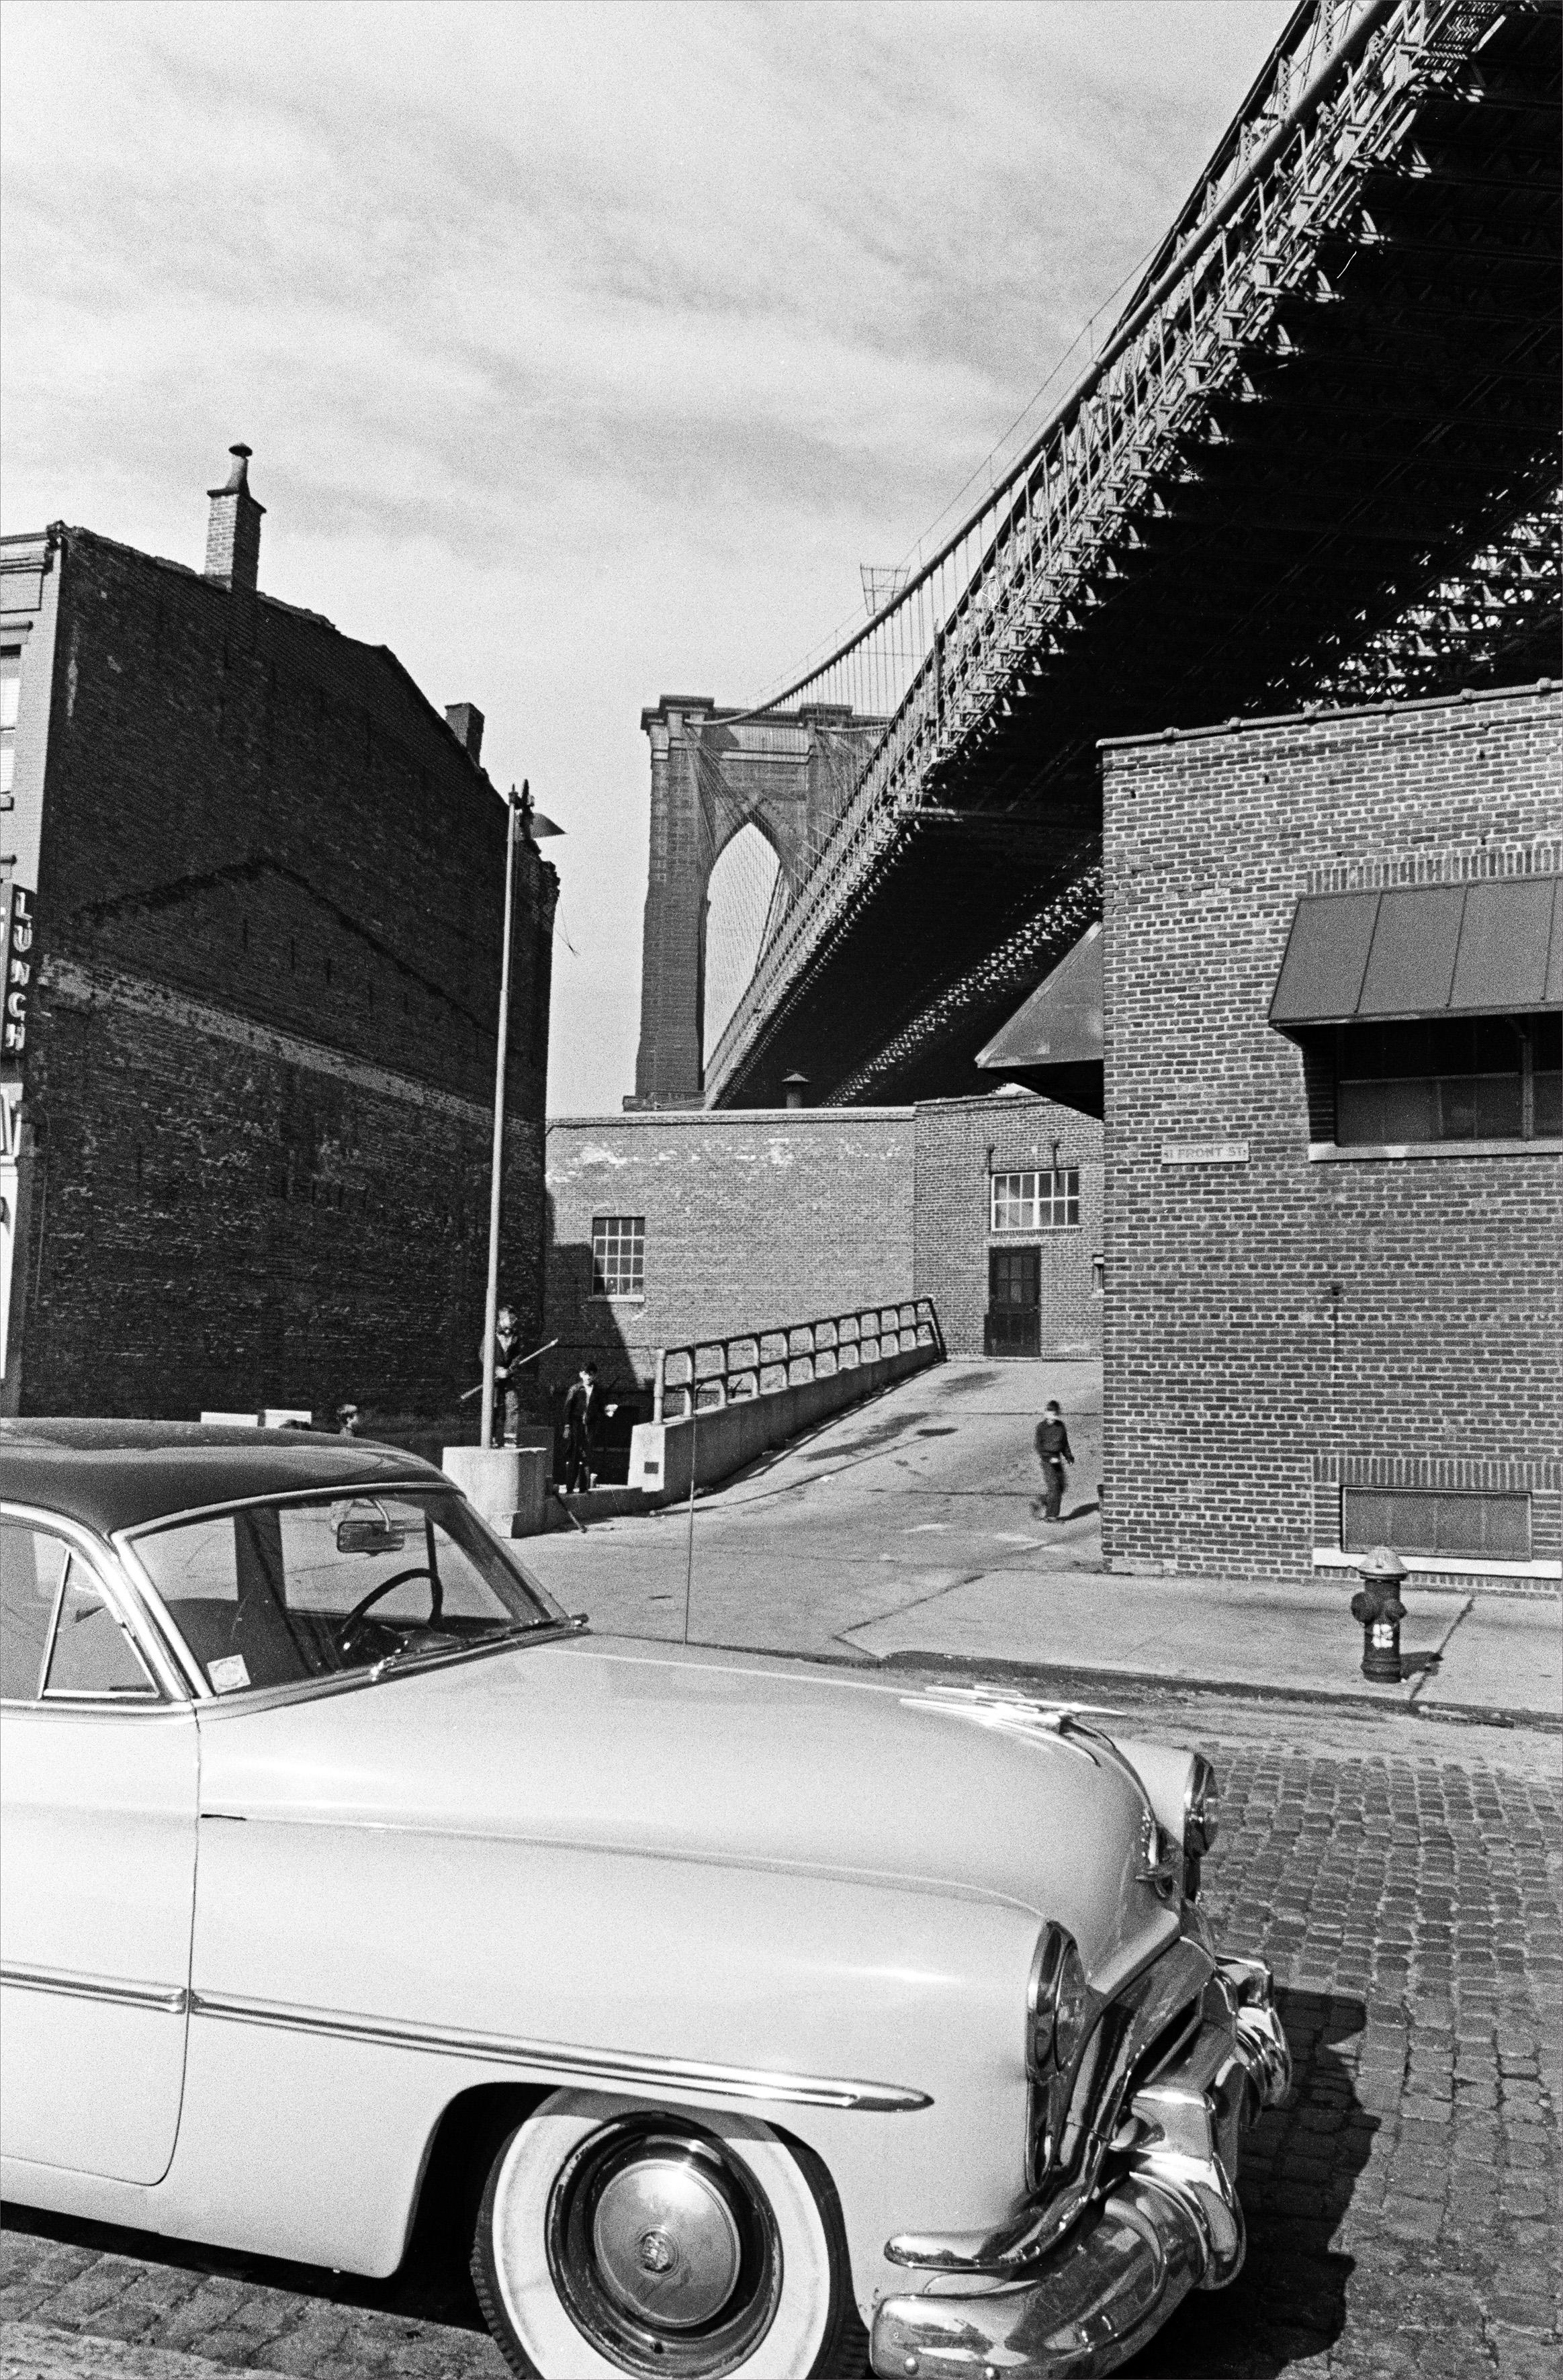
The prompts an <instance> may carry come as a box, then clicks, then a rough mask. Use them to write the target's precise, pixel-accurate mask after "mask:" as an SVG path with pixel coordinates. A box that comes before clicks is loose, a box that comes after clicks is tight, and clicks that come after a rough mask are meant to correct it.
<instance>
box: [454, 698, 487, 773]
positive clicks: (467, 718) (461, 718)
mask: <svg viewBox="0 0 1563 2380" xmlns="http://www.w3.org/2000/svg"><path fill="white" fill-rule="evenodd" d="M445 724H446V726H447V727H450V728H453V729H454V731H455V736H456V740H457V742H458V743H459V744H460V746H461V747H462V750H463V751H464V752H466V754H467V755H468V757H469V758H470V759H474V760H476V759H477V758H478V756H479V753H480V752H481V751H482V749H483V714H482V712H481V711H480V710H479V708H478V705H477V704H476V703H475V702H453V703H449V704H447V705H446V709H445Z"/></svg>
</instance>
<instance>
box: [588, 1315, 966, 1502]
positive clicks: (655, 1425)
mask: <svg viewBox="0 0 1563 2380" xmlns="http://www.w3.org/2000/svg"><path fill="white" fill-rule="evenodd" d="M943 1361H944V1350H943V1348H942V1347H941V1346H939V1344H938V1343H937V1342H936V1341H935V1340H933V1339H932V1338H931V1337H930V1339H929V1340H928V1341H927V1342H926V1343H919V1344H918V1345H916V1346H914V1347H904V1348H902V1349H900V1350H899V1351H898V1352H897V1353H896V1354H893V1355H881V1356H878V1357H877V1358H876V1359H875V1360H874V1361H872V1362H870V1363H866V1364H854V1365H853V1366H850V1367H843V1368H842V1369H841V1370H839V1371H834V1372H826V1373H821V1374H818V1376H817V1377H816V1378H814V1379H811V1380H797V1381H794V1382H792V1383H790V1384H789V1385H788V1386H787V1387H785V1388H780V1389H771V1390H767V1391H766V1392H765V1393H764V1394H762V1395H759V1396H752V1397H741V1398H737V1399H735V1400H734V1401H733V1403H729V1404H722V1405H707V1406H704V1407H702V1408H701V1409H700V1410H699V1411H697V1412H696V1413H693V1414H686V1415H684V1416H683V1417H682V1418H681V1419H679V1420H677V1421H660V1422H642V1423H641V1424H640V1426H639V1427H638V1428H637V1429H636V1432H635V1434H634V1436H633V1438H632V1439H631V1440H630V1461H629V1486H630V1488H631V1489H632V1490H638V1495H639V1500H640V1501H641V1503H642V1504H643V1505H644V1506H645V1507H647V1508H652V1507H655V1506H657V1505H660V1504H672V1503H677V1502H678V1501H679V1500H681V1499H682V1498H683V1497H685V1496H687V1495H688V1493H689V1489H690V1483H691V1480H693V1483H694V1485H695V1486H696V1487H697V1488H710V1487H714V1486H715V1485H716V1484H717V1482H718V1481H719V1480H722V1479H730V1478H731V1477H732V1476H733V1473H734V1472H735V1471H742V1470H743V1469H744V1468H745V1464H747V1463H753V1462H755V1461H756V1460H757V1458H758V1457H759V1456H760V1455H762V1454H768V1453H769V1452H770V1451H772V1449H773V1448H776V1447H779V1446H786V1445H787V1444H788V1443H789V1442H790V1441H791V1440H792V1439H794V1438H798V1437H800V1436H801V1435H802V1434H803V1432H804V1431H805V1430H807V1429H813V1428H815V1427H818V1424H819V1423H820V1422H822V1421H828V1420H829V1419H830V1416H831V1415H832V1414H839V1413H845V1412H846V1410H847V1409H848V1407H849V1406H851V1405H858V1404H861V1403H863V1401H864V1399H865V1398H866V1397H871V1396H875V1395H877V1394H878V1391H879V1390H881V1389H887V1388H890V1387H891V1386H892V1385H893V1384H894V1382H896V1381H897V1380H905V1379H909V1378H911V1377H912V1375H913V1374H914V1373H915V1372H926V1371H927V1369H928V1368H929V1366H931V1365H934V1364H941V1363H943Z"/></svg>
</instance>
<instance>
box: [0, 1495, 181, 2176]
mask: <svg viewBox="0 0 1563 2380" xmlns="http://www.w3.org/2000/svg"><path fill="white" fill-rule="evenodd" d="M173 1683H174V1681H173V1680H172V1677H171V1674H170V1673H169V1672H167V1670H165V1668H164V1664H163V1662H162V1660H161V1659H160V1658H159V1656H158V1653H157V1651H156V1648H155V1646H154V1645H151V1642H150V1641H149V1640H148V1639H146V1638H145V1637H140V1638H139V1636H138V1629H137V1620H136V1614H135V1610H134V1606H133V1603H132V1601H131V1599H130V1597H128V1596H127V1593H126V1591H125V1587H124V1584H123V1582H122V1581H119V1580H117V1579H116V1576H115V1570H114V1565H113V1563H112V1560H111V1559H110V1558H109V1557H107V1556H106V1555H104V1554H103V1553H102V1552H101V1550H99V1549H97V1548H94V1547H93V1545H92V1543H91V1539H89V1538H88V1537H87V1536H85V1535H84V1534H83V1533H82V1532H81V1531H79V1530H78V1529H76V1528H74V1527H73V1526H72V1524H69V1523H68V1522H65V1521H59V1520H55V1519H54V1518H52V1517H51V1516H48V1515H45V1514H42V1513H38V1512H27V1511H23V1510H21V1509H19V1508H18V1507H16V1506H8V1507H7V1506H0V1808H3V1826H4V1836H5V1851H4V1857H3V1858H0V2148H3V2150H4V2153H5V2155H6V2156H7V2157H19V2158H25V2159H28V2160H30V2161H31V2162H33V2163H36V2164H39V2165H47V2166H59V2167H66V2168H69V2169H71V2170H73V2171H76V2172H79V2173H91V2174H99V2175H103V2176H106V2177H110V2178H112V2179H114V2180H121V2181H135V2182H155V2181H159V2180H162V2178H163V2176H164V2174H165V2173H166V2171H167V2170H168V2166H169V2162H170V2160H171V2158H172V2157H173V2154H174V2140H175V2135H176V2131H177V2130H178V2124H179V2103H180V2096H181V2094H182V2091H183V2087H184V2070H185V2030H186V2022H187V2012H188V1998H189V1993H188V1984H189V1963H190V1937H191V1929H192V1924H193V1912H194V1899H195V1863H196V1806H197V1782H198V1749H197V1735H196V1725H195V1716H194V1713H193V1711H192V1710H191V1708H190V1706H189V1705H188V1703H186V1702H182V1701H180V1700H179V1699H177V1697H176V1694H174V1693H173V1692H171V1691H170V1689H171V1687H172V1685H173Z"/></svg>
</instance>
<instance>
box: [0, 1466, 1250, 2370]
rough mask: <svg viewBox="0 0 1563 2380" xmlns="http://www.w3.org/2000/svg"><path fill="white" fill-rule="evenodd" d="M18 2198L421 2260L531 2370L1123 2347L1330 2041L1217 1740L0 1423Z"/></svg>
mask: <svg viewBox="0 0 1563 2380" xmlns="http://www.w3.org/2000/svg"><path fill="white" fill-rule="evenodd" d="M0 1548H3V1550H0V1571H3V1582H4V1633H3V1639H0V1643H3V1652H4V1675H3V1680H0V1686H3V1693H4V1699H5V1704H6V1709H5V1714H4V1723H3V1727H0V1735H3V1739H4V1796H5V1801H4V1835H5V1854H4V1860H3V1862H0V1877H3V1881H4V1908H3V1960H4V1971H3V1972H4V2021H3V2024H0V2042H3V2045H4V2072H3V2089H0V2107H3V2111H4V2140H3V2148H4V2169H3V2176H0V2181H3V2187H4V2190H5V2192H6V2195H7V2196H8V2197H10V2198H11V2199H12V2200H13V2201H18V2200H19V2201H23V2202H25V2203H27V2204H30V2205H33V2206H36V2207H42V2208H50V2209H53V2210H55V2211H56V2212H58V2213H64V2214H67V2215H71V2216H85V2217H90V2218H92V2219H94V2220H101V2221H108V2222H113V2223H125V2224H134V2225H140V2226H145V2227H147V2228H151V2229H152V2230H156V2231H159V2232H163V2233H172V2234H176V2235H181V2236H185V2237H188V2238H192V2239H199V2240H207V2241H211V2242H213V2243H216V2244H219V2245H222V2246H224V2247H227V2248H230V2249H238V2250H242V2251H247V2252H255V2253H263V2254H266V2255H270V2256H282V2257H296V2258H302V2259H306V2260H308V2261H309V2263H311V2264H316V2265H330V2266H333V2267H338V2268H342V2269H345V2270H348V2271H352V2272H357V2273H362V2274H389V2273H391V2272H393V2271H394V2269H395V2268H396V2266H397V2265H398V2264H399V2262H400V2261H401V2260H402V2259H403V2257H404V2256H405V2254H406V2250H407V2245H408V2240H409V2236H410V2233H411V2230H412V2226H413V2223H414V2219H415V2216H418V2215H419V2213H420V2200H422V2201H424V2202H425V2204H424V2209H423V2211H424V2212H425V2213H426V2212H427V2199H428V2195H429V2193H430V2192H440V2193H443V2194H444V2197H445V2198H446V2199H448V2200H450V2202H451V2203H452V2204H453V2205H456V2204H460V2203H462V2194H463V2192H467V2193H468V2196H467V2198H466V2202H465V2203H466V2206H467V2219H468V2221H469V2222H470V2225H471V2231H470V2233H469V2234H468V2235H467V2236H468V2237H470V2238H471V2240H472V2263H473V2271H474V2275H475V2278H476V2282H477V2287H478V2290H479V2296H480V2298H481V2301H482V2303H483V2306H484V2308H485V2310H486V2312H487V2314H488V2317H489V2319H490V2322H491V2325H492V2327H493V2330H494V2333H495V2335H496V2337H497V2338H498V2340H499V2342H500V2345H501V2347H502V2348H503V2351H504V2353H505V2354H506V2356H507V2357H508V2359H509V2361H510V2362H511V2364H512V2365H513V2366H514V2368H515V2371H516V2372H518V2373H521V2374H541V2375H543V2380H582V2375H586V2374H624V2373H631V2374H641V2375H650V2374H657V2375H681V2376H682V2380H715V2375H719V2374H733V2375H743V2380H761V2376H762V2375H764V2380H786V2375H794V2374H796V2375H802V2374H815V2373H824V2372H827V2371H830V2370H831V2369H834V2368H836V2366H837V2364H838V2363H839V2362H841V2361H842V2358H843V2357H847V2358H850V2357H852V2356H854V2355H855V2356H856V2357H857V2358H858V2359H859V2362H858V2363H857V2365H856V2367H855V2368H859V2369H860V2368H861V2356H862V2352H863V2344H864V2342H863V2338H862V2334H861V2332H859V2331H858V2329H857V2327H856V2325H857V2323H858V2321H859V2318H861V2321H862V2323H863V2324H865V2325H866V2326H867V2329H868V2333H869V2340H870V2344H869V2349H868V2352H869V2358H870V2362H871V2365H872V2369H873V2370H874V2371H875V2372H876V2373H878V2374H885V2375H890V2374H896V2375H926V2380H946V2375H948V2380H957V2375H958V2380H985V2375H990V2374H1000V2373H1002V2374H1038V2375H1041V2374H1066V2373H1067V2374H1072V2375H1079V2374H1090V2373H1104V2372H1109V2371H1111V2370H1113V2369H1114V2368H1115V2367H1116V2366H1117V2365H1118V2364H1120V2363H1121V2362H1123V2361H1124V2360H1125V2359H1126V2358H1127V2357H1128V2356H1129V2355H1130V2354H1131V2353H1133V2350H1135V2348H1136V2347H1138V2346H1139V2345H1140V2344H1141V2343H1142V2342H1143V2341H1144V2340H1145V2338H1148V2337H1149V2335H1150V2334H1151V2333H1152V2331H1154V2330H1155V2328H1156V2327H1157V2325H1158V2324H1160V2323H1161V2322H1163V2321H1164V2320H1165V2319H1166V2317H1167V2315H1168V2314H1169V2313H1170V2312H1171V2310H1172V2309H1173V2307H1174V2306H1176V2305H1177V2304H1178V2302H1179V2301H1180V2300H1181V2298H1182V2297H1183V2296H1184V2295H1185V2293H1186V2292H1187V2291H1188V2290H1190V2289H1194V2288H1205V2289H1215V2288H1218V2287H1219V2286H1220V2285H1221V2284H1222V2283H1223V2282H1225V2281H1228V2280H1230V2278H1231V2277H1232V2275H1233V2274H1234V2273H1235V2272H1236V2271H1237V2269H1238V2266H1239V2265H1240V2264H1241V2262H1242V2253H1243V2225H1242V2213H1241V2210H1240V2207H1239V2204H1238V2199H1237V2196H1236V2192H1235V2188H1234V2176H1235V2171H1236V2167H1237V2159H1238V2149H1239V2141H1240V2136H1241V2135H1242V2131H1243V2129H1244V2127H1245V2125H1246V2124H1247V2123H1248V2122H1249V2120H1250V2119H1251V2118H1252V2117H1253V2115H1254V2112H1255V2111H1256V2110H1257V2109H1258V2108H1260V2107H1263V2106H1265V2105H1266V2104H1267V2103H1269V2102H1271V2101H1273V2100H1275V2099H1276V2098H1277V2097H1278V2095H1280V2094H1282V2093H1283V2092H1284V2091H1285V2090H1286V2088H1287V2085H1288V2076H1289V2060H1288V2054H1287V2047H1286V2042H1285V2037H1284V2034H1283V2033H1282V2031H1281V2029H1280V2027H1279V2024H1278V2021H1277V2017H1276V2014H1275V2011H1274V2009H1273V2006H1272V2000H1271V1992H1270V1979H1269V1975H1268V1973H1267V1972H1266V1969H1265V1968H1264V1967H1263V1966H1261V1965H1259V1964H1256V1963H1254V1962H1253V1961H1246V1960H1223V1959H1222V1958H1220V1957H1219V1956H1218V1952H1217V1950H1216V1949H1215V1947H1214V1945H1213V1943H1212V1940H1211V1937H1210V1934H1209V1931H1208V1928H1207V1927H1206V1924H1205V1922H1204V1920H1203V1918H1202V1916H1201V1914H1200V1913H1199V1911H1198V1909H1197V1908H1196V1906H1195V1903H1194V1895H1195V1891H1196V1888H1197V1884H1198V1877H1199V1868H1200V1862H1201V1860H1202V1859H1203V1858H1204V1857H1205V1855H1206V1852H1208V1851H1209V1849H1210V1845H1211V1841H1212V1839H1213V1837H1214V1835H1215V1831H1216V1784H1215V1779H1214V1777H1213V1776H1212V1773H1211V1770H1210V1768H1209V1767H1208V1765H1207V1764H1206V1761H1204V1760H1203V1759H1202V1758H1201V1757H1199V1755H1191V1754H1189V1753H1186V1752H1180V1751H1173V1750H1169V1749H1166V1748H1162V1747H1157V1746H1152V1745H1148V1744H1140V1743H1123V1742H1118V1743H1114V1742H1113V1741H1111V1740H1109V1737H1108V1736H1107V1735H1106V1734H1104V1733H1103V1732H1101V1731H1100V1730H1098V1729H1097V1727H1095V1726H1093V1725H1091V1724H1088V1723H1087V1720H1086V1718H1084V1717H1083V1716H1082V1715H1081V1714H1079V1713H1077V1712H1075V1711H1072V1710H1070V1709H1068V1708H1064V1707H1059V1706H1050V1705H1048V1704H1045V1703H1040V1702H1036V1701H1033V1700H1029V1699H1026V1698H1024V1697H1022V1696H1020V1695H1011V1694H1001V1693H994V1692H988V1691H986V1690H980V1689H979V1690H965V1689H963V1688H960V1687H952V1686H941V1685H927V1684H924V1683H919V1682H916V1681H915V1680H912V1679H907V1678H886V1677H885V1676H883V1675H882V1674H866V1673H864V1672H861V1671H854V1670H848V1669H844V1668H843V1669H836V1668H825V1667H811V1666H808V1665H806V1664H803V1663H795V1662H786V1661H782V1660H771V1659H767V1658H758V1657H751V1656H748V1655H746V1654H743V1655H740V1654H732V1653H725V1652H720V1651H715V1650H709V1649H698V1648H691V1649H688V1650H685V1649H683V1648H681V1647H678V1646H674V1645H662V1644H657V1643H648V1642H640V1641H636V1642H627V1641H617V1642H616V1641H613V1640H612V1639H607V1638H596V1637H593V1636H591V1635H590V1634H588V1633H587V1631H586V1626H585V1622H584V1621H581V1620H578V1619H572V1618H570V1617H567V1616H566V1614H565V1613H564V1612H563V1611H562V1610H561V1609H559V1608H558V1606H557V1605H556V1604H555V1603H554V1602H553V1601H552V1600H551V1598H550V1597H549V1596H548V1595H547V1594H546V1593H545V1592H544V1590H543V1588H542V1587H541V1586H539V1585H538V1584H537V1582H536V1581H535V1580H534V1579H533V1578H531V1577H530V1576H529V1575H528V1573H527V1571H526V1569H525V1568H524V1567H523V1566H522V1564H521V1563H520V1562H519V1561H518V1560H517V1559H516V1557H515V1552H514V1550H513V1548H511V1546H510V1545H509V1544H508V1543H503V1542H502V1541H501V1540H500V1539H499V1538H498V1537H497V1536H494V1535H492V1534H491V1531H490V1530H489V1529H488V1528H487V1526H486V1525H485V1524H483V1523H482V1522H481V1521H480V1520H479V1518H478V1516H477V1515H476V1513H475V1512H473V1510H472V1509H471V1507H470V1506H469V1505H468V1504H467V1503H466V1501H465V1500H464V1499H463V1498H462V1497H461V1496H460V1495H459V1494H458V1493H457V1492H456V1491H455V1490H454V1488H453V1487H452V1486H451V1484H450V1483H449V1482H448V1481H447V1480H446V1479H445V1478H444V1477H443V1476H442V1474H441V1473H439V1472H438V1471H435V1470H433V1469H431V1468H430V1466H429V1465H427V1464H425V1463H419V1462H418V1461H417V1460H415V1459H413V1458H411V1457H409V1456H407V1455H405V1454H402V1453H398V1452H397V1451H394V1450H393V1449H390V1448H383V1447H374V1446H370V1445H365V1444H362V1443H357V1442H354V1441H351V1440H346V1439H311V1438H309V1437H308V1436H304V1435H297V1434H289V1433H286V1432H270V1431H259V1430H248V1431H241V1430H211V1429H208V1430H202V1429H199V1428H196V1427H193V1426H181V1425H168V1426H163V1425H152V1424H139V1425H138V1424H117V1423H115V1424H110V1423H88V1422H62V1423H49V1422H10V1423H6V1424H0Z"/></svg>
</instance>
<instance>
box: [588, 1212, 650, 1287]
mask: <svg viewBox="0 0 1563 2380" xmlns="http://www.w3.org/2000/svg"><path fill="white" fill-rule="evenodd" d="M591 1293H592V1295H593V1297H643V1296H644V1295H645V1293H646V1218H645V1216H644V1215H594V1216H593V1217H592V1219H591Z"/></svg>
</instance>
